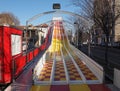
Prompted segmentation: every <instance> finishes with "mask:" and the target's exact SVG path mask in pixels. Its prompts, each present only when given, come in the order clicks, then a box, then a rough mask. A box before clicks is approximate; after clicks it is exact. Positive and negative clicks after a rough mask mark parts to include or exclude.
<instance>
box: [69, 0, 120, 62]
mask: <svg viewBox="0 0 120 91" xmlns="http://www.w3.org/2000/svg"><path fill="white" fill-rule="evenodd" d="M71 1H72V3H73V5H75V6H77V7H79V8H80V10H79V12H81V13H80V14H81V15H83V16H86V17H88V18H90V19H92V20H93V21H94V24H95V25H94V26H95V27H96V28H100V29H101V30H102V31H103V33H104V34H105V35H106V51H105V61H106V64H107V63H108V60H107V53H108V43H109V37H110V34H111V33H113V35H114V30H115V29H114V27H115V22H116V20H117V19H118V18H119V17H120V3H119V4H118V5H116V1H117V0H71Z"/></svg>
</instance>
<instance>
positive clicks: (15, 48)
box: [11, 34, 22, 56]
mask: <svg viewBox="0 0 120 91" xmlns="http://www.w3.org/2000/svg"><path fill="white" fill-rule="evenodd" d="M11 48H12V49H11V51H12V56H15V55H17V54H20V53H21V51H22V50H21V48H22V45H21V36H20V35H14V34H12V35H11Z"/></svg>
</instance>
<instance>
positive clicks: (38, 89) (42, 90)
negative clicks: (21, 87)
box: [30, 85, 50, 91]
mask: <svg viewBox="0 0 120 91" xmlns="http://www.w3.org/2000/svg"><path fill="white" fill-rule="evenodd" d="M30 91H50V85H33V86H32V87H31V89H30Z"/></svg>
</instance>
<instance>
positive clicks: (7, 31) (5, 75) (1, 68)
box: [0, 26, 22, 83]
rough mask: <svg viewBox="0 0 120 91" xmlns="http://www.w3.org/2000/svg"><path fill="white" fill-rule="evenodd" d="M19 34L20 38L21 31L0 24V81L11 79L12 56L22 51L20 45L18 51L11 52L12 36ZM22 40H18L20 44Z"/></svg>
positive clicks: (4, 81)
mask: <svg viewBox="0 0 120 91" xmlns="http://www.w3.org/2000/svg"><path fill="white" fill-rule="evenodd" d="M13 36H14V37H15V36H19V38H20V40H22V31H21V30H18V29H15V28H10V27H7V26H0V83H9V82H10V81H11V72H12V58H13V57H14V56H16V55H18V54H21V53H22V46H21V45H19V46H21V48H20V49H21V50H20V53H16V54H12V53H13V52H12V38H13ZM21 42H22V41H20V44H22V43H21Z"/></svg>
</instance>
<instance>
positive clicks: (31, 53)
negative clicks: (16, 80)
mask: <svg viewBox="0 0 120 91" xmlns="http://www.w3.org/2000/svg"><path fill="white" fill-rule="evenodd" d="M32 59H33V51H31V52H30V53H29V61H31V60H32Z"/></svg>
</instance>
